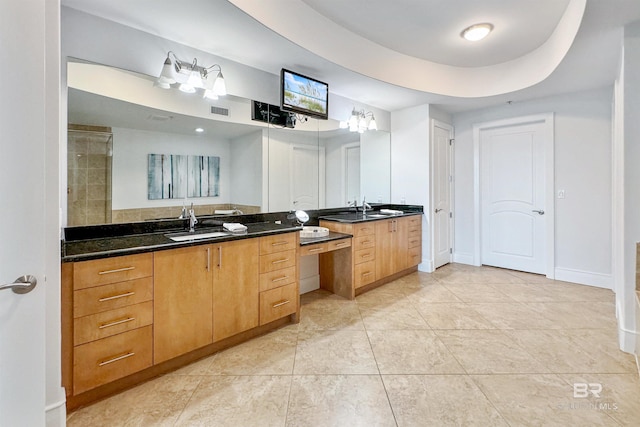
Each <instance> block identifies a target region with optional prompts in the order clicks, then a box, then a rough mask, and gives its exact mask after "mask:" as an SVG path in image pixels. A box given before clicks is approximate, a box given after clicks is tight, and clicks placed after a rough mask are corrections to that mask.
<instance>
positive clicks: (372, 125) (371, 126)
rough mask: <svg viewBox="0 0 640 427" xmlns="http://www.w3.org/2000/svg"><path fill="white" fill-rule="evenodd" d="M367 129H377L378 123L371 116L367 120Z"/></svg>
mask: <svg viewBox="0 0 640 427" xmlns="http://www.w3.org/2000/svg"><path fill="white" fill-rule="evenodd" d="M369 130H378V124H377V123H376V118H375V117H373V116H371V120H370V121H369Z"/></svg>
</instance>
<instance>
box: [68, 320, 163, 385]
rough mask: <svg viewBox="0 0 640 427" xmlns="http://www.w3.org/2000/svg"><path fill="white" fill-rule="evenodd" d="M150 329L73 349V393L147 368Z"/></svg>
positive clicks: (149, 352) (150, 346)
mask: <svg viewBox="0 0 640 427" xmlns="http://www.w3.org/2000/svg"><path fill="white" fill-rule="evenodd" d="M152 337H153V334H152V327H151V326H145V327H144V328H140V329H135V330H133V331H129V332H125V333H122V334H118V335H114V336H112V337H109V338H104V339H101V340H98V341H93V342H90V343H88V344H83V345H81V346H78V347H75V348H74V366H73V393H74V394H79V393H82V392H85V391H87V390H90V389H92V388H95V387H98V386H100V385H102V384H106V383H108V382H111V381H114V380H117V379H118V378H122V377H126V376H127V375H130V374H133V373H134V372H137V371H140V370H142V369H145V368H148V367H149V366H151V363H152V361H151V360H152V357H151V355H152V353H151V351H152V345H151V343H152Z"/></svg>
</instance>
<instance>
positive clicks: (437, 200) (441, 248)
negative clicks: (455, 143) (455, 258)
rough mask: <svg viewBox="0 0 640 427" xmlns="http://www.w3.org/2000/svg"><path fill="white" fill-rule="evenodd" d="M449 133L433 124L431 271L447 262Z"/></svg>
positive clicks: (449, 244)
mask: <svg viewBox="0 0 640 427" xmlns="http://www.w3.org/2000/svg"><path fill="white" fill-rule="evenodd" d="M452 134H453V129H452V128H451V126H449V125H446V124H444V123H438V122H434V124H433V151H432V155H433V163H432V164H433V190H432V191H433V192H432V194H433V199H432V200H433V258H434V260H433V263H434V265H433V268H434V269H435V268H438V267H441V266H443V265H445V264H448V263H450V262H451V257H452V254H451V248H452V231H451V230H452V227H451V222H452V218H451V212H452V210H451V187H452V185H453V184H452V181H453V178H452V172H451V143H450V141H451V139H452V137H453V135H452Z"/></svg>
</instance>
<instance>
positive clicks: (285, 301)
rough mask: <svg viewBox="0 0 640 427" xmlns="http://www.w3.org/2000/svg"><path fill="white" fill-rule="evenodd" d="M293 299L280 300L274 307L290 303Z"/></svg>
mask: <svg viewBox="0 0 640 427" xmlns="http://www.w3.org/2000/svg"><path fill="white" fill-rule="evenodd" d="M290 302H291V301H289V300H288V299H286V300H283V301H280V302H279V303H276V304H273V306H272V307H273V308H278V307H282V306H283V305H285V304H289V303H290Z"/></svg>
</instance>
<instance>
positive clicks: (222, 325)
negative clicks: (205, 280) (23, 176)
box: [212, 239, 260, 341]
mask: <svg viewBox="0 0 640 427" xmlns="http://www.w3.org/2000/svg"><path fill="white" fill-rule="evenodd" d="M259 253H260V249H259V239H246V240H238V241H233V242H226V243H221V244H218V245H214V246H213V252H212V257H213V266H214V267H213V341H219V340H221V339H224V338H227V337H230V336H233V335H236V334H238V333H240V332H244V331H246V330H249V329H251V328H255V327H256V326H258V323H259V303H258V299H259V294H260V284H259V276H258V266H259Z"/></svg>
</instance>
